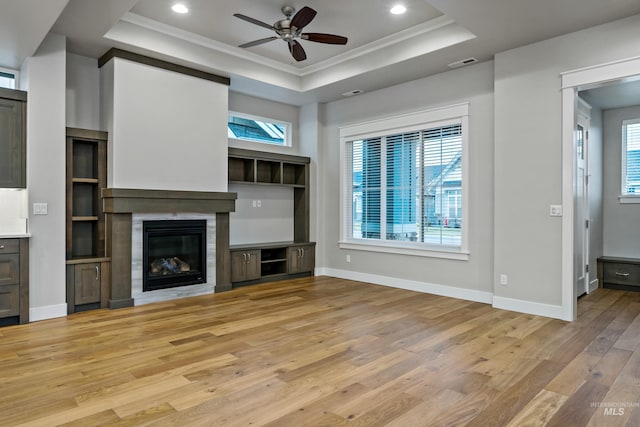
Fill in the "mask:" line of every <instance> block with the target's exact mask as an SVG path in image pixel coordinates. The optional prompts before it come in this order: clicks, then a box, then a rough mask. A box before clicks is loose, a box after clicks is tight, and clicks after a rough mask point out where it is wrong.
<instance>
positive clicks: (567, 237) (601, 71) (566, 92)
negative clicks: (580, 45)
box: [560, 57, 640, 321]
mask: <svg viewBox="0 0 640 427" xmlns="http://www.w3.org/2000/svg"><path fill="white" fill-rule="evenodd" d="M560 76H561V82H562V85H561V87H562V205H563V211H564V212H563V216H562V309H561V312H562V319H563V320H568V321H573V320H575V319H576V316H577V305H578V303H577V295H576V292H575V286H574V271H573V270H574V269H573V251H574V240H573V239H574V222H575V221H574V208H573V200H574V196H575V183H574V176H575V171H574V162H573V155H574V128H575V123H576V121H577V113H578V106H577V103H578V91H579V90H584V89H591V88H594V87H598V86H601V85H603V84H605V83H610V82H615V81H625V80H636V79H638V78H639V77H640V57H633V58H628V59H622V60H619V61H614V62H608V63H605V64H600V65H595V66H592V67H586V68H581V69H577V70H572V71H567V72H564V73H561V74H560Z"/></svg>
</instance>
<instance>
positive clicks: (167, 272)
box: [142, 220, 207, 292]
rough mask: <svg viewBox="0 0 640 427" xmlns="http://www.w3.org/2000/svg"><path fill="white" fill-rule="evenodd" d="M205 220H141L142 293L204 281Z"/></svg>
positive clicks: (205, 278)
mask: <svg viewBox="0 0 640 427" xmlns="http://www.w3.org/2000/svg"><path fill="white" fill-rule="evenodd" d="M206 228H207V221H206V220H170V221H143V225H142V230H143V248H142V260H143V267H142V268H143V275H142V277H143V281H142V290H143V291H144V292H148V291H154V290H157V289H165V288H173V287H178V286H187V285H195V284H199V283H206V281H207V277H206V270H207V269H206V264H207V263H206V247H207V242H206Z"/></svg>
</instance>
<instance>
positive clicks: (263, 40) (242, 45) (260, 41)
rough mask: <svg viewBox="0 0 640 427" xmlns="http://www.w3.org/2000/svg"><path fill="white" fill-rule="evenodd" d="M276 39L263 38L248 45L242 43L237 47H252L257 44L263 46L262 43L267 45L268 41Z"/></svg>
mask: <svg viewBox="0 0 640 427" xmlns="http://www.w3.org/2000/svg"><path fill="white" fill-rule="evenodd" d="M275 39H277V37H276V36H271V37H265V38H264V39H258V40H254V41H252V42H248V43H244V44H241V45H240V46H238V47H252V46H258V45H259V44H263V43H268V42H270V41H273V40H275Z"/></svg>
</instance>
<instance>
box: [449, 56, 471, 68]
mask: <svg viewBox="0 0 640 427" xmlns="http://www.w3.org/2000/svg"><path fill="white" fill-rule="evenodd" d="M476 62H478V60H477V59H476V58H467V59H461V60H460V61H456V62H452V63H451V64H449V68H460V67H464V66H465V65H469V64H475V63H476Z"/></svg>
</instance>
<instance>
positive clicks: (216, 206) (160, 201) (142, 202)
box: [102, 188, 237, 213]
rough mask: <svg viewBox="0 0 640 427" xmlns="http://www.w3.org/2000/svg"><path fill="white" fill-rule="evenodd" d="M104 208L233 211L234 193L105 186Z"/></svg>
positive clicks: (143, 210)
mask: <svg viewBox="0 0 640 427" xmlns="http://www.w3.org/2000/svg"><path fill="white" fill-rule="evenodd" d="M102 198H103V200H104V211H105V212H111V213H167V212H197V213H218V212H227V213H229V212H234V211H235V206H236V202H235V201H236V198H237V195H236V193H223V192H214V191H171V190H139V189H129V188H105V189H103V190H102Z"/></svg>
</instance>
